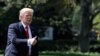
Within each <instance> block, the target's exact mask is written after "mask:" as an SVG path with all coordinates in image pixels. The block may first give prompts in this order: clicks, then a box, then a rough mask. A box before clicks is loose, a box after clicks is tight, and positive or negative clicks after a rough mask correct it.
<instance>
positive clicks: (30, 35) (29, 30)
mask: <svg viewBox="0 0 100 56" xmlns="http://www.w3.org/2000/svg"><path fill="white" fill-rule="evenodd" d="M21 23H22V25H23V27H24V29H25V27H26V25H25V24H24V23H23V22H21ZM31 33H32V32H31V29H30V26H29V25H28V34H29V39H30V38H32V34H31ZM27 45H28V46H29V55H30V54H31V44H30V43H29V41H27Z"/></svg>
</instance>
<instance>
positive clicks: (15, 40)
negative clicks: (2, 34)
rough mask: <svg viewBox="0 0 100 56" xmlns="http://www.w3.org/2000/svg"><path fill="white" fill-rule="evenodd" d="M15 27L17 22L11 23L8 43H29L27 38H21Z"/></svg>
mask: <svg viewBox="0 0 100 56" xmlns="http://www.w3.org/2000/svg"><path fill="white" fill-rule="evenodd" d="M15 27H16V25H15V24H11V25H10V26H9V28H8V43H9V44H11V43H13V44H16V45H27V39H21V38H20V37H18V36H17V33H16V28H15Z"/></svg>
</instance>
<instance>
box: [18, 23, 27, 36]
mask: <svg viewBox="0 0 100 56" xmlns="http://www.w3.org/2000/svg"><path fill="white" fill-rule="evenodd" d="M19 30H20V33H21V34H22V35H23V36H24V37H26V36H25V29H24V27H23V25H22V23H21V22H19Z"/></svg>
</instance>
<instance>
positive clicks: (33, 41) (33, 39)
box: [28, 36, 37, 46]
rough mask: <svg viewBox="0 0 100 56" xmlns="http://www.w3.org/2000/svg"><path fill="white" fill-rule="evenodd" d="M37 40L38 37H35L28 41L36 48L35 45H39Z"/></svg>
mask: <svg viewBox="0 0 100 56" xmlns="http://www.w3.org/2000/svg"><path fill="white" fill-rule="evenodd" d="M36 38H37V36H35V37H33V38H31V39H28V42H29V43H30V44H31V45H32V46H34V45H35V44H36V43H37V40H36Z"/></svg>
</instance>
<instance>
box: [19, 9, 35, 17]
mask: <svg viewBox="0 0 100 56" xmlns="http://www.w3.org/2000/svg"><path fill="white" fill-rule="evenodd" d="M27 11H28V12H31V13H32V14H33V12H34V10H33V9H31V8H22V9H21V10H20V12H19V16H22V15H23V14H24V13H25V12H27Z"/></svg>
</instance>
